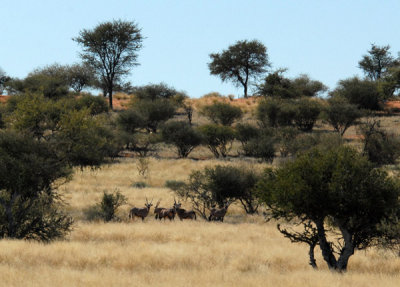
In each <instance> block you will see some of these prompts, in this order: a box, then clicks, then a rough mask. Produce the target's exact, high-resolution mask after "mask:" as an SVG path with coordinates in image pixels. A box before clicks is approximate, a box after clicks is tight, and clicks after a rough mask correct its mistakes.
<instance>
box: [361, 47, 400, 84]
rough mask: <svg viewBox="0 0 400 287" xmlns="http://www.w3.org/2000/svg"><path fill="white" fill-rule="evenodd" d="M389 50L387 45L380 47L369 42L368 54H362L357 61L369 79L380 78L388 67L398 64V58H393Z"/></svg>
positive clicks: (399, 62)
mask: <svg viewBox="0 0 400 287" xmlns="http://www.w3.org/2000/svg"><path fill="white" fill-rule="evenodd" d="M389 50H390V46H389V45H387V46H382V47H380V46H377V45H375V44H371V49H370V50H368V54H367V55H364V56H363V57H362V59H361V60H360V61H359V62H358V67H359V68H360V69H362V70H363V72H364V73H365V75H366V76H367V77H368V78H369V79H370V80H371V81H377V80H380V79H381V78H383V77H384V76H385V74H386V73H387V71H388V69H389V68H391V67H394V66H396V65H400V61H399V59H395V58H394V57H393V56H392V54H391V53H390V51H389Z"/></svg>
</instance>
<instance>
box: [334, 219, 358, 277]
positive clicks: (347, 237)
mask: <svg viewBox="0 0 400 287" xmlns="http://www.w3.org/2000/svg"><path fill="white" fill-rule="evenodd" d="M339 228H340V231H341V233H342V235H343V239H344V247H343V248H342V250H341V252H340V256H339V259H338V262H337V270H338V271H340V272H343V271H346V270H347V264H348V262H349V259H350V256H351V255H353V254H354V245H353V240H352V235H351V234H350V232H349V231H348V230H347V229H346V228H343V227H341V226H340V225H339Z"/></svg>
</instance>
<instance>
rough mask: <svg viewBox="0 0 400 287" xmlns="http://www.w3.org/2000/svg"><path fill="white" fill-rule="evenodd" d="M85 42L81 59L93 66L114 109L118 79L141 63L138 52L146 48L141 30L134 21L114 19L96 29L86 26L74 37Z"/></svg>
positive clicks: (81, 43) (75, 39)
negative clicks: (115, 88) (114, 95)
mask: <svg viewBox="0 0 400 287" xmlns="http://www.w3.org/2000/svg"><path fill="white" fill-rule="evenodd" d="M73 40H74V41H76V42H77V43H78V44H80V45H82V47H83V52H82V54H81V58H82V59H83V61H84V62H85V63H86V64H88V65H89V66H91V67H92V68H93V69H94V70H95V71H96V73H97V74H98V76H99V78H100V81H99V82H100V83H101V84H102V86H104V89H105V90H106V91H107V94H108V97H109V102H110V108H111V109H113V104H112V96H113V91H114V86H115V83H116V81H118V80H120V79H121V78H122V77H123V76H125V75H127V74H128V73H129V69H130V68H131V67H133V66H136V65H138V62H137V57H138V56H137V52H138V51H139V50H140V49H141V48H142V41H143V36H142V34H141V29H140V28H138V26H137V24H135V23H134V22H128V21H121V20H114V21H112V22H104V23H101V24H99V25H97V26H96V27H95V28H94V29H93V30H87V29H84V30H82V31H81V32H80V33H79V37H77V38H74V39H73Z"/></svg>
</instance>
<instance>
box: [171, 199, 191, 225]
mask: <svg viewBox="0 0 400 287" xmlns="http://www.w3.org/2000/svg"><path fill="white" fill-rule="evenodd" d="M174 201H175V200H174ZM181 205H182V204H181V203H180V202H178V203H177V202H176V201H175V202H174V209H175V211H176V213H177V214H178V217H179V219H180V220H183V219H192V220H193V219H194V220H196V213H195V212H194V211H193V210H185V209H183V208H181Z"/></svg>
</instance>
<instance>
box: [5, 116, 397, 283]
mask: <svg viewBox="0 0 400 287" xmlns="http://www.w3.org/2000/svg"><path fill="white" fill-rule="evenodd" d="M250 110H251V108H250ZM196 116H197V115H196ZM398 121H399V117H385V118H382V124H383V126H384V127H386V128H388V129H390V130H392V131H397V130H396V128H395V127H396V125H397V124H398ZM317 129H319V130H324V129H326V127H324V126H323V125H322V124H319V125H318V126H317ZM346 136H347V138H348V139H354V138H357V135H356V131H355V129H354V128H352V129H350V130H349V131H348V132H347V133H346ZM173 157H174V154H173V152H172V151H171V150H169V149H166V150H164V151H162V159H159V158H150V159H149V174H148V176H147V177H146V178H144V177H142V176H139V175H138V171H137V162H138V161H137V159H134V158H123V159H120V160H119V161H117V162H115V163H113V164H110V165H106V166H104V167H102V168H101V169H99V170H90V169H86V170H76V172H75V174H74V176H73V179H72V180H71V181H70V182H69V183H67V184H65V185H63V186H62V187H61V188H60V193H61V194H62V195H63V196H64V198H65V200H66V202H67V203H68V204H69V205H68V210H69V212H70V213H71V214H72V216H73V217H74V218H75V221H76V223H75V225H74V230H73V232H72V233H71V234H70V236H69V237H68V238H67V239H66V240H64V241H57V242H54V243H51V244H41V243H37V242H28V241H12V240H2V241H0V276H1V281H0V286H96V287H97V286H150V285H151V286H276V287H279V286H282V287H283V286H284V287H290V286H360V287H361V286H363V287H364V286H396V287H397V286H399V282H400V257H398V256H396V255H394V254H393V253H389V252H385V251H382V250H370V251H368V252H364V251H363V252H357V253H356V254H355V255H354V256H353V257H351V259H350V262H349V268H348V272H347V273H346V274H335V273H332V272H330V271H329V270H327V267H326V265H325V263H324V262H323V260H322V258H321V256H320V254H319V253H320V252H319V249H318V250H316V252H317V255H318V256H317V262H318V264H319V267H320V270H318V271H314V270H312V268H311V267H310V266H309V265H308V255H307V250H308V248H307V246H305V245H299V244H292V243H290V242H289V240H287V239H285V238H283V237H282V236H281V235H280V233H279V232H278V231H277V230H276V227H275V223H273V222H270V223H265V222H264V220H263V218H262V217H261V216H246V215H245V214H243V212H242V210H241V208H240V206H239V205H235V206H232V207H231V208H230V209H229V211H228V214H227V217H226V222H224V223H209V222H205V221H203V220H202V219H198V220H197V221H195V222H191V221H185V222H181V221H179V220H178V219H177V220H175V221H174V222H168V221H167V222H160V221H156V220H155V219H154V216H153V215H152V216H151V217H148V218H147V219H146V220H145V222H143V223H142V222H141V220H138V219H136V220H135V221H134V222H129V221H128V220H127V214H128V210H129V209H130V208H131V207H132V206H133V205H136V206H143V204H144V201H145V198H146V197H147V198H149V199H151V198H154V201H153V203H155V202H156V201H157V200H158V199H159V198H161V199H162V205H163V206H169V205H171V204H172V203H173V198H174V197H173V194H172V193H171V191H169V190H168V189H166V188H164V184H165V181H166V180H185V179H187V177H188V175H189V174H190V173H191V171H193V170H196V169H202V168H204V167H205V166H212V165H216V164H238V165H252V166H253V167H254V168H256V169H262V168H263V167H264V165H261V164H257V163H255V162H253V163H249V162H248V161H246V162H245V161H243V160H242V159H240V158H232V159H231V160H230V161H217V160H214V159H212V157H211V154H209V153H207V150H205V149H196V150H195V152H194V153H193V154H191V157H193V158H203V159H204V158H205V160H193V159H180V160H177V159H174V158H173ZM138 181H143V182H146V183H147V184H148V185H149V186H150V187H148V188H144V189H138V188H134V187H132V184H133V183H134V182H138ZM114 190H119V191H120V192H121V193H123V194H124V195H125V196H126V197H127V198H128V204H127V205H125V206H123V207H122V208H121V210H120V213H119V216H120V217H121V218H122V222H119V223H102V222H87V221H85V216H84V212H83V211H84V210H85V209H86V208H88V207H90V206H91V205H93V204H95V203H97V202H99V201H100V199H101V197H102V195H103V191H108V192H112V191H114ZM152 211H153V209H152V210H151V214H153V212H152Z"/></svg>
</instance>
